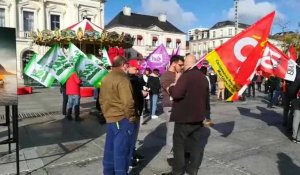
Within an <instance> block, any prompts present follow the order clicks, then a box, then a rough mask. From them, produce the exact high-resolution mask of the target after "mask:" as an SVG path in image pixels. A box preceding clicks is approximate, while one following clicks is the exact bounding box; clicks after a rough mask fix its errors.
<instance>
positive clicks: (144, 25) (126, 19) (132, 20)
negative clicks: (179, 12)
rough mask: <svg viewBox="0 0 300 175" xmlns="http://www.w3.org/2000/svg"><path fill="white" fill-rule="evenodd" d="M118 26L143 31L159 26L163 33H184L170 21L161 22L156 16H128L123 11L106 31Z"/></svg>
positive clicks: (132, 14)
mask: <svg viewBox="0 0 300 175" xmlns="http://www.w3.org/2000/svg"><path fill="white" fill-rule="evenodd" d="M116 26H128V27H135V28H141V29H148V28H149V27H151V26H157V27H159V28H160V29H162V30H163V31H166V32H174V33H182V34H184V32H182V31H181V30H179V29H178V28H176V27H175V26H174V25H173V24H171V23H170V22H169V21H166V22H161V21H159V20H158V17H156V16H149V15H142V14H137V13H131V16H126V15H124V14H123V11H121V12H120V13H119V14H118V15H117V16H115V17H114V19H112V20H111V21H110V22H109V23H108V24H107V25H106V26H105V29H109V28H112V27H116Z"/></svg>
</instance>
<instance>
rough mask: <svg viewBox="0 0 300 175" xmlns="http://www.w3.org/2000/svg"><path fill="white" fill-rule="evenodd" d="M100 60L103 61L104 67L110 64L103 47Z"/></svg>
mask: <svg viewBox="0 0 300 175" xmlns="http://www.w3.org/2000/svg"><path fill="white" fill-rule="evenodd" d="M101 61H102V62H103V63H104V66H105V67H107V66H111V65H112V64H111V61H110V59H109V56H108V53H107V50H106V49H105V47H104V48H103V49H102V59H101Z"/></svg>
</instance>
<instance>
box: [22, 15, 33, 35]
mask: <svg viewBox="0 0 300 175" xmlns="http://www.w3.org/2000/svg"><path fill="white" fill-rule="evenodd" d="M33 14H34V13H33V12H26V11H24V12H23V29H24V31H33V24H34V20H33V19H34V17H33Z"/></svg>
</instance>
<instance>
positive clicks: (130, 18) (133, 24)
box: [105, 7, 186, 58]
mask: <svg viewBox="0 0 300 175" xmlns="http://www.w3.org/2000/svg"><path fill="white" fill-rule="evenodd" d="M105 29H106V30H108V31H115V32H117V33H119V34H121V33H122V32H124V33H127V34H130V35H131V36H133V37H135V38H136V39H135V42H134V45H133V47H132V48H130V49H126V50H125V54H126V56H127V57H128V58H137V57H139V58H141V57H146V56H148V55H149V54H150V53H151V52H153V51H154V49H155V48H156V47H157V46H159V45H161V44H164V45H165V47H166V49H167V51H168V53H169V54H171V53H172V50H173V49H176V48H177V47H179V48H180V54H181V55H184V54H185V52H186V36H185V33H184V32H182V31H181V30H179V29H178V28H176V27H175V26H174V25H173V24H171V23H170V22H168V21H167V16H166V15H165V14H160V15H159V16H158V17H155V16H149V15H142V14H136V13H131V8H129V7H124V8H123V11H121V12H120V13H119V14H118V15H117V16H116V17H114V18H113V19H112V20H111V21H110V22H109V23H108V24H107V25H106V26H105Z"/></svg>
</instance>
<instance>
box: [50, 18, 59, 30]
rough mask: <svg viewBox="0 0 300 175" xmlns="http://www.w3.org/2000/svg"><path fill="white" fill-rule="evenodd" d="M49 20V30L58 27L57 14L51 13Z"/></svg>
mask: <svg viewBox="0 0 300 175" xmlns="http://www.w3.org/2000/svg"><path fill="white" fill-rule="evenodd" d="M50 21H51V30H55V29H59V28H60V16H59V15H51V16H50Z"/></svg>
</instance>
